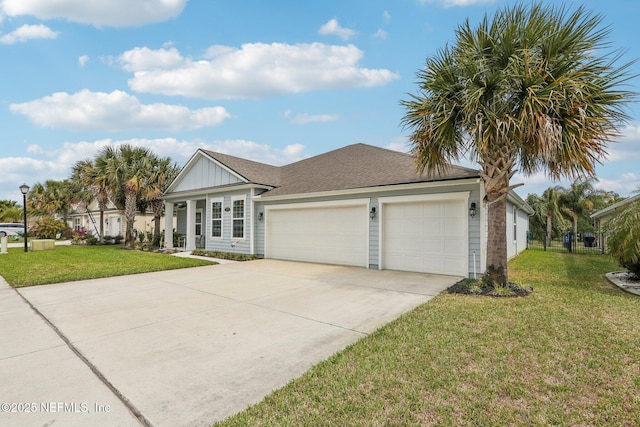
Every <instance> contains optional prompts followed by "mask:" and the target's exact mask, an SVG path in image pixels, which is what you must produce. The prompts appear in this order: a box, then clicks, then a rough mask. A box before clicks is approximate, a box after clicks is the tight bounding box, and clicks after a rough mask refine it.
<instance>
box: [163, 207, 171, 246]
mask: <svg viewBox="0 0 640 427" xmlns="http://www.w3.org/2000/svg"><path fill="white" fill-rule="evenodd" d="M164 247H165V248H167V249H173V202H164Z"/></svg>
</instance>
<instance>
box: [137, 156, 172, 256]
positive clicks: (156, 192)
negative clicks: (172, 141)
mask: <svg viewBox="0 0 640 427" xmlns="http://www.w3.org/2000/svg"><path fill="white" fill-rule="evenodd" d="M152 162H153V163H152V174H151V177H150V179H149V181H148V182H147V185H146V187H145V189H144V192H143V195H144V197H145V199H146V200H147V201H148V202H149V203H150V204H151V210H152V211H153V241H152V243H151V246H155V247H159V246H160V221H161V218H162V213H163V210H164V201H163V200H162V199H161V198H160V197H161V196H162V194H163V193H164V190H165V189H166V188H167V186H168V185H169V184H170V183H171V181H173V179H174V178H175V177H176V175H177V174H178V172H179V168H178V166H177V165H176V164H174V163H172V162H171V159H170V158H169V157H166V158H162V159H160V158H157V157H156V158H153V159H152Z"/></svg>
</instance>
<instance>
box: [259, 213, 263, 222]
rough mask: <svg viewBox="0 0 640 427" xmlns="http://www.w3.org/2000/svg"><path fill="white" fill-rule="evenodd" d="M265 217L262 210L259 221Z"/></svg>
mask: <svg viewBox="0 0 640 427" xmlns="http://www.w3.org/2000/svg"><path fill="white" fill-rule="evenodd" d="M263 219H264V212H260V213H259V214H258V221H262V220H263Z"/></svg>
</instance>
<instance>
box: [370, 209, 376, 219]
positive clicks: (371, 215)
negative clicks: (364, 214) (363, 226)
mask: <svg viewBox="0 0 640 427" xmlns="http://www.w3.org/2000/svg"><path fill="white" fill-rule="evenodd" d="M375 217H376V207H375V206H371V210H370V211H369V218H371V219H373V218H375Z"/></svg>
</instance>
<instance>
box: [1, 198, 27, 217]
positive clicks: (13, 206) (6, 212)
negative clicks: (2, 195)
mask: <svg viewBox="0 0 640 427" xmlns="http://www.w3.org/2000/svg"><path fill="white" fill-rule="evenodd" d="M21 220H22V206H19V205H18V204H17V203H16V202H14V201H13V200H0V222H18V221H21Z"/></svg>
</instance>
